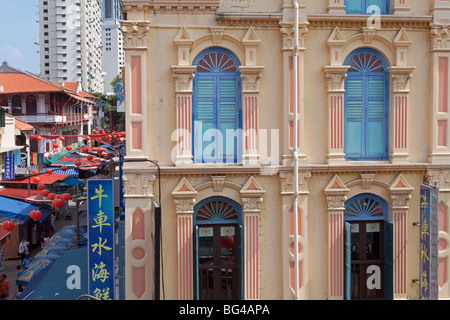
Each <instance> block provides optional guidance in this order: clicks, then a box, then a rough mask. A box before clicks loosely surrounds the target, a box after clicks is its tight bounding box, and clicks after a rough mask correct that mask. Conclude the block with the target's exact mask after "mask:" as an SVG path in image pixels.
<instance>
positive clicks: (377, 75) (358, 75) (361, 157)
mask: <svg viewBox="0 0 450 320" xmlns="http://www.w3.org/2000/svg"><path fill="white" fill-rule="evenodd" d="M360 53H370V54H373V55H375V56H376V57H377V58H378V59H379V60H380V61H381V63H382V65H383V71H382V72H367V71H361V72H347V77H346V79H345V94H344V153H345V159H346V160H356V161H365V160H376V161H383V160H389V71H388V63H387V61H386V59H385V58H384V56H383V55H382V54H381V53H379V52H378V51H376V50H374V49H371V48H359V49H356V50H354V51H352V52H351V53H350V54H349V55H348V56H347V58H346V59H345V61H344V65H348V64H349V62H350V60H351V59H352V58H353V57H354V56H355V55H358V54H360ZM352 79H361V80H362V81H363V96H362V101H363V106H362V131H363V132H362V153H361V154H349V153H348V152H347V145H348V143H347V139H348V138H350V137H349V134H348V132H347V131H348V125H347V123H348V117H347V102H348V97H347V92H348V89H347V85H348V80H352ZM374 79H382V80H384V95H383V119H382V120H383V134H384V136H383V150H384V152H383V153H382V154H373V155H369V151H368V150H369V146H368V139H369V137H368V123H369V118H368V101H369V100H368V82H369V80H374Z"/></svg>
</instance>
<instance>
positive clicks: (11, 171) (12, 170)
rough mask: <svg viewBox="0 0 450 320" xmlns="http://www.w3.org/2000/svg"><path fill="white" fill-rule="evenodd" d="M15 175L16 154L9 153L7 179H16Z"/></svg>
mask: <svg viewBox="0 0 450 320" xmlns="http://www.w3.org/2000/svg"><path fill="white" fill-rule="evenodd" d="M15 176H16V174H15V163H14V154H12V153H8V154H7V155H6V156H5V180H11V179H14V178H15Z"/></svg>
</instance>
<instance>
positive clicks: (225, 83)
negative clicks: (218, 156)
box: [217, 76, 241, 162]
mask: <svg viewBox="0 0 450 320" xmlns="http://www.w3.org/2000/svg"><path fill="white" fill-rule="evenodd" d="M218 80H219V110H218V113H219V114H218V119H217V122H218V123H217V127H218V128H219V130H220V132H221V134H222V138H223V140H222V141H223V145H222V146H221V148H219V150H222V155H223V157H224V161H228V162H236V161H237V160H238V159H237V158H238V151H239V150H240V149H241V148H240V140H241V139H240V131H238V130H237V129H239V128H238V124H239V108H237V103H238V97H237V93H238V92H240V90H239V87H238V83H239V82H238V79H237V78H236V77H235V76H231V77H220V78H219V79H218Z"/></svg>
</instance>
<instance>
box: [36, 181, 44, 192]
mask: <svg viewBox="0 0 450 320" xmlns="http://www.w3.org/2000/svg"><path fill="white" fill-rule="evenodd" d="M37 189H38V190H39V191H42V190H44V189H45V184H43V183H39V184H38V186H37Z"/></svg>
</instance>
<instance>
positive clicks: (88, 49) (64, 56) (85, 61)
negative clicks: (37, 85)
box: [39, 0, 103, 92]
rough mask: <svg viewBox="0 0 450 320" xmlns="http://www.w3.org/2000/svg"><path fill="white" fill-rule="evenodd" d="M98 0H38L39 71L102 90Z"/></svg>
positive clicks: (56, 78) (59, 80) (51, 78)
mask: <svg viewBox="0 0 450 320" xmlns="http://www.w3.org/2000/svg"><path fill="white" fill-rule="evenodd" d="M100 20H101V4H100V1H99V0H39V22H40V26H39V28H40V31H39V32H40V55H41V57H40V60H41V61H40V62H41V75H42V76H43V77H45V78H47V79H49V80H51V81H54V82H75V81H80V82H81V84H82V88H83V90H84V91H89V92H102V91H103V74H102V62H101V60H102V46H101V22H100Z"/></svg>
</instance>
